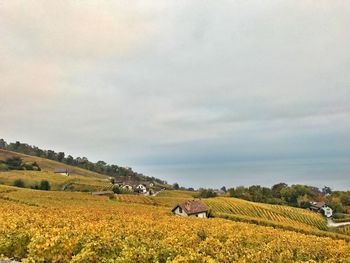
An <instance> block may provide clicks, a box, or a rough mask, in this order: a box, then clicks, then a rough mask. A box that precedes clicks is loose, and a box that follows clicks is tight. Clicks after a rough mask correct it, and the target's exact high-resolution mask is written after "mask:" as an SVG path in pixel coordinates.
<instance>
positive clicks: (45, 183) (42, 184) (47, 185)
mask: <svg viewBox="0 0 350 263" xmlns="http://www.w3.org/2000/svg"><path fill="white" fill-rule="evenodd" d="M39 189H40V190H45V191H49V190H50V189H51V186H50V183H49V181H47V180H41V182H40V185H39Z"/></svg>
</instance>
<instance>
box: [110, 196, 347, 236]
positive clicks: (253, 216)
mask: <svg viewBox="0 0 350 263" xmlns="http://www.w3.org/2000/svg"><path fill="white" fill-rule="evenodd" d="M164 192H165V194H164V195H163V196H162V195H158V196H140V195H116V200H117V201H119V202H125V203H134V204H135V203H137V204H143V205H152V206H163V207H168V208H169V209H171V208H173V207H174V206H175V205H176V204H178V203H180V202H183V201H186V200H188V199H191V198H185V197H184V196H183V195H182V194H181V193H177V191H175V190H172V191H171V190H168V191H164ZM169 192H173V193H171V194H168V193H169ZM169 196H172V197H169ZM176 196H178V197H176ZM201 201H202V202H204V203H205V204H206V205H207V206H208V207H209V209H210V215H211V216H212V217H215V218H223V219H227V220H231V221H236V222H246V223H251V224H257V225H262V226H271V227H274V228H280V229H285V230H292V231H296V232H300V233H305V234H312V235H317V236H327V237H332V238H340V239H345V240H350V236H349V235H348V234H347V233H346V232H344V231H340V232H339V231H329V229H328V227H327V223H326V220H325V218H324V217H323V216H321V215H320V214H318V213H314V212H311V211H308V210H305V209H301V208H294V207H289V206H280V205H269V204H262V203H255V202H249V201H245V200H241V199H237V198H229V197H215V198H207V199H201Z"/></svg>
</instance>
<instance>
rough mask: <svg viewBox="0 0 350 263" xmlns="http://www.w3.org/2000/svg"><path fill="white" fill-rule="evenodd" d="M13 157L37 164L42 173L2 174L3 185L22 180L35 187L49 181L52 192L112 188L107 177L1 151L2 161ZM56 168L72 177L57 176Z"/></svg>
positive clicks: (0, 177) (28, 156)
mask: <svg viewBox="0 0 350 263" xmlns="http://www.w3.org/2000/svg"><path fill="white" fill-rule="evenodd" d="M13 156H17V157H20V158H22V159H23V160H24V161H25V162H37V163H38V165H39V166H40V168H41V171H26V170H12V171H6V172H0V183H1V184H6V185H13V183H14V181H15V180H17V179H21V180H22V181H24V183H25V185H26V187H31V186H34V185H35V184H38V183H39V182H40V181H41V180H48V181H49V182H50V184H51V187H52V190H72V191H93V190H103V189H105V188H110V187H111V183H110V181H109V179H108V177H107V176H105V175H101V174H98V173H95V172H91V171H88V170H85V169H82V168H79V167H75V166H70V165H66V164H63V163H60V162H56V161H52V160H48V159H44V158H40V157H36V156H30V155H25V154H20V153H16V152H11V151H7V150H1V149H0V160H5V159H6V158H9V157H13ZM55 168H65V169H68V170H69V173H70V176H64V175H61V174H55V173H54V169H55Z"/></svg>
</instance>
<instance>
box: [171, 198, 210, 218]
mask: <svg viewBox="0 0 350 263" xmlns="http://www.w3.org/2000/svg"><path fill="white" fill-rule="evenodd" d="M177 207H181V208H182V210H183V211H185V213H186V214H188V215H191V214H197V213H201V212H208V207H207V206H206V205H205V204H203V203H202V202H199V201H196V200H188V201H186V202H183V203H180V204H178V205H177V206H176V207H175V208H174V209H173V211H174V210H175V209H176V208H177Z"/></svg>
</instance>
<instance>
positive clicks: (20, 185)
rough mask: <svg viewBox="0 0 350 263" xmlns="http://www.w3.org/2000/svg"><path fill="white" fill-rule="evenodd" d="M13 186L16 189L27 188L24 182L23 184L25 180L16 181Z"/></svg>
mask: <svg viewBox="0 0 350 263" xmlns="http://www.w3.org/2000/svg"><path fill="white" fill-rule="evenodd" d="M13 185H14V186H16V187H22V188H24V187H25V185H24V182H23V180H21V179H16V180H15V181H14V183H13Z"/></svg>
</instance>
